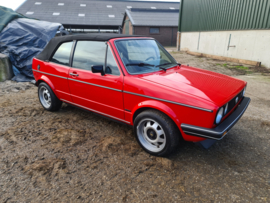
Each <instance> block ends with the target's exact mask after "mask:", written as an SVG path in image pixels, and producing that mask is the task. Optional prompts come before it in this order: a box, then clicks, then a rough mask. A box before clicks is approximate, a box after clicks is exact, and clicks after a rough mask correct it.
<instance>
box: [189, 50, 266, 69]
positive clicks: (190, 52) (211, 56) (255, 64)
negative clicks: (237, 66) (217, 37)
mask: <svg viewBox="0 0 270 203" xmlns="http://www.w3.org/2000/svg"><path fill="white" fill-rule="evenodd" d="M186 52H187V54H190V55H193V56H199V57H207V58H213V59H217V60H221V61H230V62H234V63H242V64H247V65H251V66H261V62H259V61H251V60H244V59H237V58H231V57H225V56H217V55H211V54H204V53H199V52H192V51H186Z"/></svg>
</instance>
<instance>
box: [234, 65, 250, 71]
mask: <svg viewBox="0 0 270 203" xmlns="http://www.w3.org/2000/svg"><path fill="white" fill-rule="evenodd" d="M233 68H238V69H241V70H248V69H249V68H248V67H246V66H234V67H233Z"/></svg>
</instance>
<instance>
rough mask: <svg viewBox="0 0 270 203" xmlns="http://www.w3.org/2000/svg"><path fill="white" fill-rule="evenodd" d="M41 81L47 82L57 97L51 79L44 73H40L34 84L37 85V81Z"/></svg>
mask: <svg viewBox="0 0 270 203" xmlns="http://www.w3.org/2000/svg"><path fill="white" fill-rule="evenodd" d="M41 82H45V83H47V84H48V85H49V86H50V88H51V89H52V91H53V92H54V94H55V95H56V96H57V97H58V95H57V91H55V87H54V85H53V83H52V82H51V80H50V79H49V78H48V77H47V76H46V75H42V76H41V77H40V78H39V79H38V80H37V82H36V84H37V85H39V83H41Z"/></svg>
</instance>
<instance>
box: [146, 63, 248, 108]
mask: <svg viewBox="0 0 270 203" xmlns="http://www.w3.org/2000/svg"><path fill="white" fill-rule="evenodd" d="M141 79H143V80H147V81H149V82H152V83H157V84H160V85H162V86H166V87H169V88H172V89H174V90H177V91H181V92H185V93H188V94H191V95H194V96H196V97H200V98H202V99H205V100H207V101H210V102H212V103H214V104H216V105H218V106H222V105H224V104H225V103H226V102H228V101H230V100H231V99H232V98H233V97H234V96H236V95H237V94H238V93H239V92H240V91H241V90H242V89H243V88H244V87H245V85H246V82H244V81H242V80H239V79H236V78H233V77H230V76H226V75H222V74H219V73H215V72H211V71H207V70H203V69H198V68H194V67H189V66H183V65H182V66H181V67H180V68H177V67H175V68H172V69H169V70H167V72H158V73H157V74H150V75H142V76H141Z"/></svg>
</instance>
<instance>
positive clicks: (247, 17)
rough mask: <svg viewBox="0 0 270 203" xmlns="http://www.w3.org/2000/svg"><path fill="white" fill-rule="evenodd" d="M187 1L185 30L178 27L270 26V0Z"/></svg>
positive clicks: (235, 28) (186, 29)
mask: <svg viewBox="0 0 270 203" xmlns="http://www.w3.org/2000/svg"><path fill="white" fill-rule="evenodd" d="M183 2H184V3H183V13H182V19H180V20H181V30H180V29H179V28H178V29H179V31H182V32H192V31H212V30H245V29H270V0H184V1H183ZM179 16H181V14H180V15H179ZM180 18H181V17H180Z"/></svg>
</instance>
